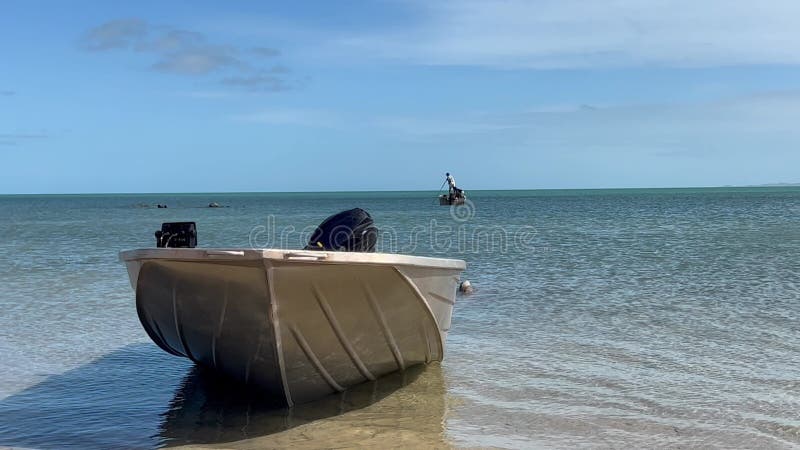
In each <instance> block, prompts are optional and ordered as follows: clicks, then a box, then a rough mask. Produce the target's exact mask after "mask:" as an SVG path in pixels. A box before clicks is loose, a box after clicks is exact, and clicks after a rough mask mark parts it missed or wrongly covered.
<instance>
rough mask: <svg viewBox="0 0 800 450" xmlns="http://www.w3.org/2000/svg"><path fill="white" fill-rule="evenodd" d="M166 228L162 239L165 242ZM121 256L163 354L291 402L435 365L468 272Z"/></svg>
mask: <svg viewBox="0 0 800 450" xmlns="http://www.w3.org/2000/svg"><path fill="white" fill-rule="evenodd" d="M188 224H191V226H192V227H193V226H194V224H193V223H191V222H190V223H186V224H181V226H182V227H184V228H186V229H188V227H189V225H188ZM165 225H167V224H165ZM192 229H193V228H192ZM162 230H165V231H164V232H163V233H162V232H157V236H159V239H160V240H159V242H163V237H164V235H169V234H170V229H168V227H163V228H162ZM195 239H196V238H195ZM169 242H170V243H174V242H188V240H186V239H183V238H182V237H180V236H179V238H170V239H169ZM320 245H321V246H322V244H320ZM322 247H324V246H322ZM120 259H121V260H122V261H123V262H124V263H125V264H126V266H127V269H128V275H129V278H130V282H131V286H132V287H133V288H134V289H135V291H136V309H137V312H138V315H139V320H140V321H141V323H142V326H143V327H144V329H145V331H146V332H147V334H148V335H149V336H150V338H151V339H152V340H153V341H154V342H155V343H156V344H157V345H158V346H159V347H161V348H162V349H163V350H164V351H166V352H168V353H171V354H173V355H177V356H183V357H186V358H189V359H191V360H192V361H194V362H196V363H197V364H200V365H203V366H206V367H210V368H212V369H216V370H217V371H219V372H221V373H223V374H226V375H228V376H229V377H230V378H233V379H236V380H239V381H241V382H243V383H246V384H249V385H251V386H254V387H256V388H258V389H260V390H262V391H263V392H265V393H266V394H267V395H269V396H271V397H274V398H279V399H282V400H285V402H286V404H287V405H289V406H292V405H294V404H297V403H303V402H307V401H311V400H315V399H318V398H320V397H322V396H325V395H327V394H331V393H336V392H342V391H344V390H345V389H347V388H348V387H349V386H353V385H355V384H359V383H362V382H365V381H369V380H375V379H377V378H379V377H381V376H383V375H386V374H389V373H391V372H394V371H398V370H405V369H406V368H408V367H411V366H414V365H417V364H424V363H429V362H431V361H440V360H441V359H442V358H443V356H444V349H445V339H446V337H447V332H448V330H449V329H450V318H451V314H452V311H453V306H454V304H455V297H456V290H457V288H458V286H459V281H460V280H459V275H460V273H461V272H462V271H463V270H464V269H465V267H466V264H465V263H464V261H461V260H454V259H441V258H428V257H419V256H407V255H399V254H386V253H366V252H345V251H325V250H323V251H320V250H307V249H306V250H283V249H239V248H230V249H201V248H166V247H165V248H148V249H138V250H130V251H124V252H121V253H120Z"/></svg>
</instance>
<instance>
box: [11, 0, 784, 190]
mask: <svg viewBox="0 0 800 450" xmlns="http://www.w3.org/2000/svg"><path fill="white" fill-rule="evenodd" d="M0 30H2V32H0V33H2V39H0V55H2V61H3V63H2V65H0V171H2V172H0V173H1V174H2V175H1V176H0V193H83V192H87V193H88V192H198V191H199V192H209V191H316V190H414V189H434V190H435V189H437V188H438V187H439V186H440V184H441V182H442V180H443V174H444V172H445V171H450V172H453V173H454V174H455V175H456V178H457V180H458V181H459V184H460V185H462V186H463V187H465V188H467V189H506V188H508V189H524V188H603V187H669V186H720V185H751V184H763V183H773V182H798V181H800V175H798V174H797V168H798V167H800V127H799V126H798V125H797V122H798V121H799V120H798V119H800V2H794V1H783V0H775V1H771V2H762V3H759V4H758V5H757V6H754V5H753V4H752V2H750V1H741V0H726V1H723V0H706V1H704V2H702V4H698V3H697V2H692V1H688V0H675V1H663V0H650V1H634V0H615V1H594V2H585V1H569V0H562V1H536V0H528V1H522V0H505V1H493V0H482V1H462V0H441V1H436V2H428V1H421V0H409V1H388V0H387V1H372V2H361V1H337V2H330V1H324V2H322V1H321V2H316V1H314V2H282V3H279V2H236V1H228V2H178V1H175V2H156V1H139V2H126V3H125V4H123V3H122V2H85V1H75V2H56V1H52V2H38V1H25V2H22V1H20V2H14V1H5V2H3V3H2V4H1V5H0Z"/></svg>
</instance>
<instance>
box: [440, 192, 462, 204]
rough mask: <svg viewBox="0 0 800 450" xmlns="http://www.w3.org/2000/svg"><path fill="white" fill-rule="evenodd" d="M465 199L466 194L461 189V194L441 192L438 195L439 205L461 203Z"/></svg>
mask: <svg viewBox="0 0 800 450" xmlns="http://www.w3.org/2000/svg"><path fill="white" fill-rule="evenodd" d="M466 201H467V195H466V194H465V193H464V191H461V195H453V194H442V195H440V196H439V206H450V205H463V204H464V202H466Z"/></svg>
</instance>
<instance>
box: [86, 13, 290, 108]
mask: <svg viewBox="0 0 800 450" xmlns="http://www.w3.org/2000/svg"><path fill="white" fill-rule="evenodd" d="M81 47H82V48H84V49H85V50H87V51H92V52H105V51H132V52H137V53H142V54H149V55H152V56H153V57H154V61H153V62H152V64H151V68H152V69H153V70H156V71H159V72H164V73H170V74H177V75H185V76H200V75H208V74H224V75H225V77H224V78H223V79H222V80H221V82H222V83H223V84H225V85H229V86H237V87H243V88H246V89H247V90H250V91H265V92H275V91H282V90H287V89H292V88H295V87H297V86H298V85H299V83H298V82H296V80H293V79H292V78H291V77H290V75H289V70H288V69H287V68H286V67H285V66H281V65H275V64H273V65H271V66H269V65H268V66H265V65H264V59H267V60H270V59H272V58H275V57H277V56H278V55H279V54H280V52H279V51H278V50H277V49H273V48H269V47H255V48H251V49H243V48H240V47H238V46H236V45H231V44H225V43H215V42H209V40H208V39H207V38H206V36H205V35H203V34H202V33H198V32H195V31H188V30H181V29H176V28H172V27H164V26H155V25H152V24H149V23H147V22H145V21H143V20H140V19H135V18H134V19H119V20H113V21H110V22H107V23H104V24H102V25H100V26H98V27H95V28H93V29H91V30H89V31H88V32H87V33H86V34H85V35H84V36H83V38H82V39H81ZM248 55H252V56H254V57H257V58H259V60H258V61H255V62H253V61H251V60H249V59H248V58H247V56H248Z"/></svg>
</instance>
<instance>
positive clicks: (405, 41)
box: [323, 0, 800, 69]
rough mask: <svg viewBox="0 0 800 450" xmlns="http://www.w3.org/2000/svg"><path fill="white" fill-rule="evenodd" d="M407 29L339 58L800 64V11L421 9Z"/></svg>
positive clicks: (672, 1) (365, 38)
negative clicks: (419, 16)
mask: <svg viewBox="0 0 800 450" xmlns="http://www.w3.org/2000/svg"><path fill="white" fill-rule="evenodd" d="M412 4H413V6H414V7H415V8H416V9H418V10H419V11H421V13H422V18H421V19H420V20H419V21H417V22H416V23H414V24H409V26H408V27H404V28H403V29H401V30H398V29H396V28H395V29H393V30H392V31H386V32H377V33H375V32H361V33H352V34H349V35H339V37H335V38H333V39H331V40H330V41H329V42H328V44H326V45H325V46H324V47H323V49H324V52H326V53H329V55H330V56H333V57H342V56H345V55H349V56H350V57H353V58H365V57H367V58H376V59H381V60H394V61H398V62H407V63H414V64H431V65H470V66H489V67H501V68H520V67H527V68H537V69H549V68H582V67H631V66H649V65H656V66H681V67H706V66H726V65H747V64H800V2H797V1H787V0H773V1H767V2H752V1H751V0H704V1H694V0H609V1H579V0H544V1H541V0H540V1H533V0H441V1H434V2H428V1H425V2H423V1H416V2H412Z"/></svg>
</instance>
